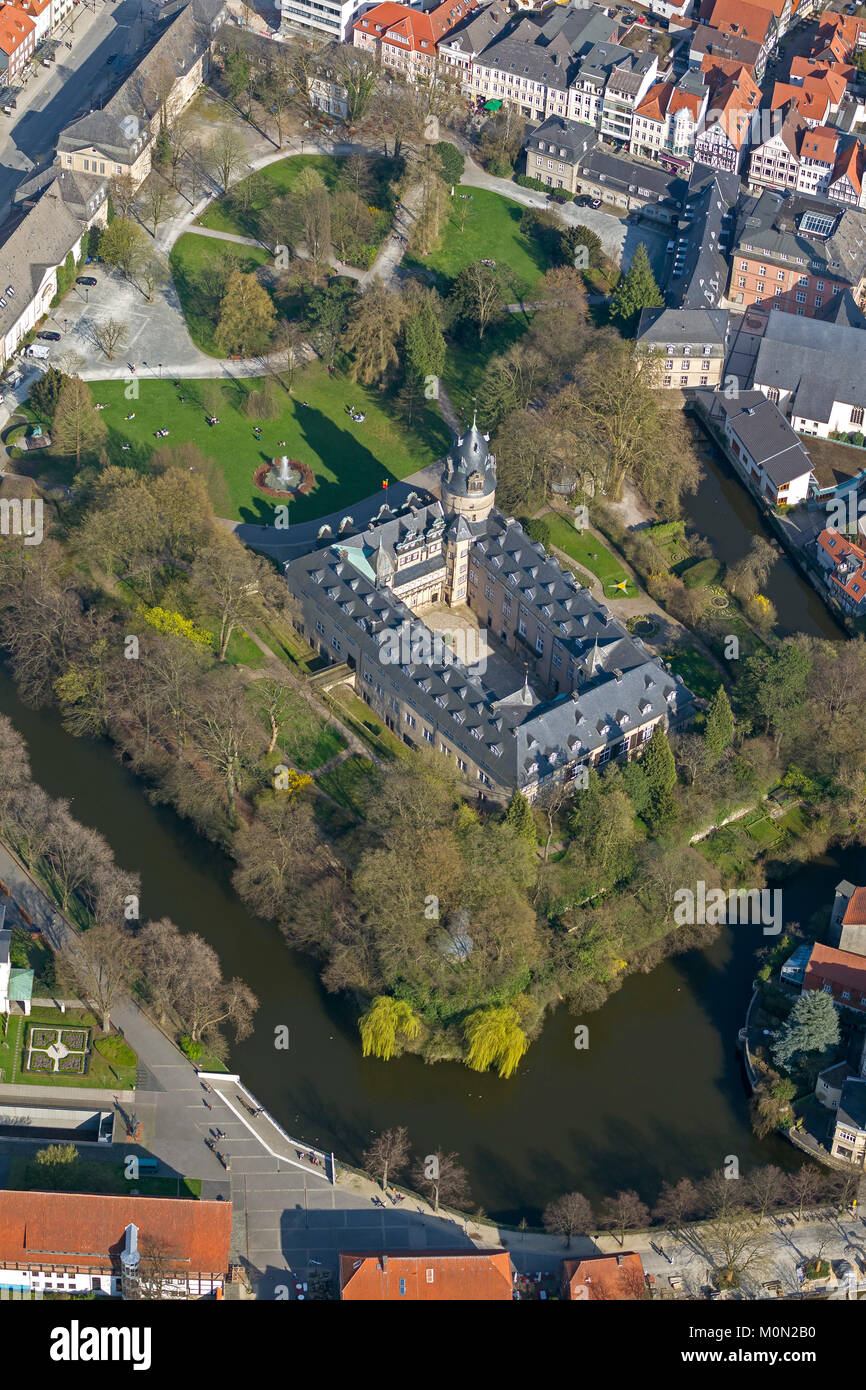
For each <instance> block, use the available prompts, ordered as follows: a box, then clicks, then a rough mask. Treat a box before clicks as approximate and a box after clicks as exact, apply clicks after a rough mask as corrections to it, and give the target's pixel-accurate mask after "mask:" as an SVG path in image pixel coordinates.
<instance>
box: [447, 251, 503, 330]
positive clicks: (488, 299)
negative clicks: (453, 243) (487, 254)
mask: <svg viewBox="0 0 866 1390" xmlns="http://www.w3.org/2000/svg"><path fill="white" fill-rule="evenodd" d="M448 302H449V305H450V307H451V311H452V313H453V315H454V318H455V320H456V321H457V322H458V323H468V324H472V325H474V327H476V328H477V329H478V338H479V341H480V340H481V339H482V338H483V337H484V334H485V332H486V331H487V329H488V328H489V327H490V325H491V324H492V323H494V322H495V321H496V320H497V319H498V318H499V317H500V316H501V314H502V312H503V306H504V304H505V275H504V272H503V270H502V268H501V267H500V266H498V265H497V266H489V265H482V264H481V262H480V261H476V262H474V263H473V264H472V265H467V266H464V268H463V270H461V271H460V274H459V275H458V276H457V278H456V280H455V281H454V285H453V287H452V289H451V293H450V295H449V296H448Z"/></svg>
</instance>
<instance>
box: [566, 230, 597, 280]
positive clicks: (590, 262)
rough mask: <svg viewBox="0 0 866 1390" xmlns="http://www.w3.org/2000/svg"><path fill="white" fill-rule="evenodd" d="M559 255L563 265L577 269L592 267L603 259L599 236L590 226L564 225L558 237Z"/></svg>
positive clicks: (589, 268)
mask: <svg viewBox="0 0 866 1390" xmlns="http://www.w3.org/2000/svg"><path fill="white" fill-rule="evenodd" d="M560 255H561V258H562V261H563V264H564V265H572V266H575V268H576V269H578V270H591V269H594V268H595V267H596V266H600V265H601V263H602V261H603V259H604V252H603V251H602V245H601V237H600V236H599V235H598V233H597V232H594V231H592V229H591V228H590V227H584V226H583V225H580V226H577V227H566V229H565V231H564V232H563V233H562V236H561V239H560Z"/></svg>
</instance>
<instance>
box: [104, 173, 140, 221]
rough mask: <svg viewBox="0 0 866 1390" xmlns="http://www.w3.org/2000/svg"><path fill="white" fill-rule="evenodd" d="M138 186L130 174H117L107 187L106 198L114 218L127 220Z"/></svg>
mask: <svg viewBox="0 0 866 1390" xmlns="http://www.w3.org/2000/svg"><path fill="white" fill-rule="evenodd" d="M137 192H138V185H137V183H136V182H135V179H134V178H133V177H132V175H131V174H118V175H117V177H116V178H113V179H112V180H111V181H110V183H109V185H108V196H109V197H110V199H111V206H112V209H113V211H114V214H115V217H116V218H120V219H121V220H124V221H125V220H127V219H128V218H129V214H130V213H131V212H132V209H133V207H134V205H135V196H136V193H137Z"/></svg>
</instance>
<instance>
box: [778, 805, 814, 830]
mask: <svg viewBox="0 0 866 1390" xmlns="http://www.w3.org/2000/svg"><path fill="white" fill-rule="evenodd" d="M777 824H778V826H779V827H780V828H781V829H782V830H787V831H788V833H789V834H791V835H794V836H800V835H805V833H806V831H807V830H808V828H809V822H808V820H807V819H806V816H805V814H804V812H803V808H802V806H792V808H791V810H790V811H786V812H785V814H784V815H783V816H780V817H779V820H778V821H777Z"/></svg>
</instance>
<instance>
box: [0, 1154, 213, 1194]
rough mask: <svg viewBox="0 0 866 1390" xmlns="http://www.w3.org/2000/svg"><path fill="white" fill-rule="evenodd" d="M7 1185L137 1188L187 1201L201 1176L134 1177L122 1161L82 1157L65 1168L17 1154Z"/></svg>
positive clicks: (18, 1188)
mask: <svg viewBox="0 0 866 1390" xmlns="http://www.w3.org/2000/svg"><path fill="white" fill-rule="evenodd" d="M47 1143H48V1141H47V1140H46V1145H47ZM79 1153H80V1150H79ZM6 1186H7V1188H9V1190H10V1191H12V1192H27V1191H33V1192H58V1191H59V1192H95V1193H99V1194H104V1195H107V1196H111V1197H125V1196H128V1195H129V1193H130V1191H131V1189H133V1188H134V1189H135V1190H136V1191H137V1192H138V1194H139V1196H141V1197H185V1198H186V1199H187V1201H190V1200H197V1199H198V1198H200V1197H201V1178H183V1177H170V1176H168V1175H166V1176H163V1175H161V1174H158V1175H157V1176H155V1177H147V1176H143V1177H140V1178H135V1179H131V1178H127V1177H126V1176H125V1165H124V1164H123V1163H112V1162H109V1161H108V1160H100V1159H96V1158H82V1157H79V1159H78V1162H77V1163H75V1164H74V1165H71V1167H70V1170H69V1171H68V1172H66V1171H65V1170H64V1169H62V1168H61V1169H60V1170H59V1171H58V1170H57V1169H55V1170H52V1169H51V1168H46V1167H43V1166H42V1164H39V1163H36V1162H35V1161H34V1160H33V1159H31V1158H25V1157H23V1156H21V1157H17V1156H16V1157H15V1158H13V1159H12V1160H11V1161H10V1164H9V1178H8V1180H7V1183H6Z"/></svg>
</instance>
